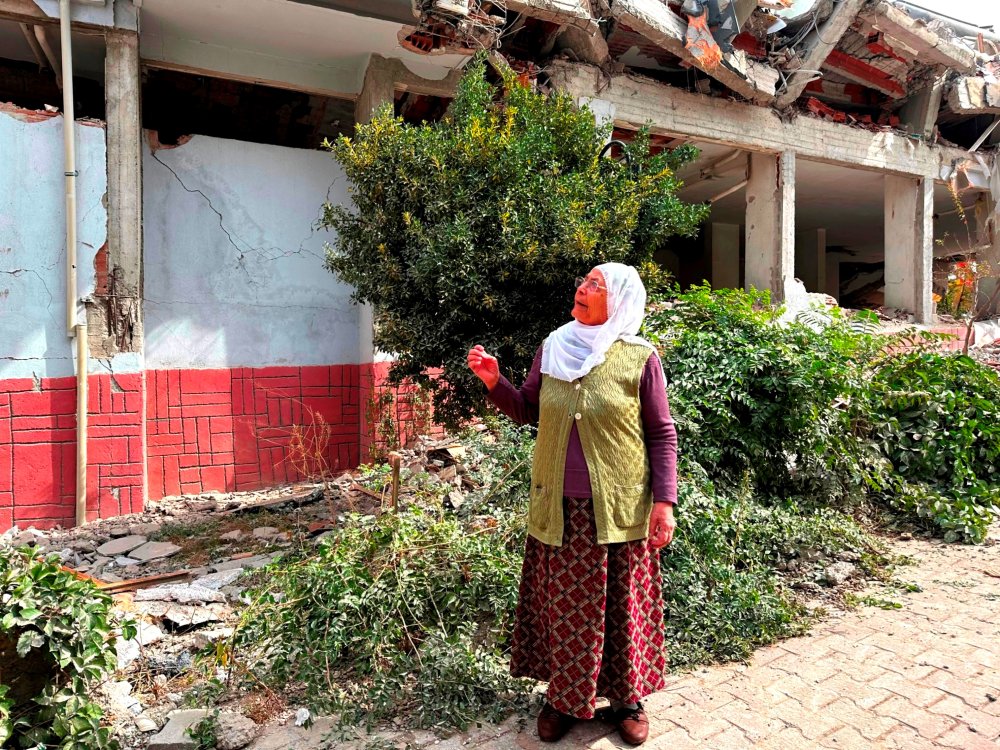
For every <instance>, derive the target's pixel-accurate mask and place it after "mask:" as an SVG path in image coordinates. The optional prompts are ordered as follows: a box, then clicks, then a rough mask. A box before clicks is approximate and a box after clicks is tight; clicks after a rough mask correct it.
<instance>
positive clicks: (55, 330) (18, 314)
mask: <svg viewBox="0 0 1000 750" xmlns="http://www.w3.org/2000/svg"><path fill="white" fill-rule="evenodd" d="M62 127H63V124H62V117H59V116H56V117H44V116H43V117H42V119H39V118H38V117H37V116H24V115H21V114H17V113H11V112H2V111H0V379H4V378H30V377H35V378H58V377H66V376H69V375H72V374H73V372H74V364H73V356H74V348H73V347H74V345H73V342H72V340H71V339H70V338H69V337H68V336H67V332H66V303H65V298H66V292H65V290H66V232H65V224H66V220H65V215H66V214H65V198H64V187H63V186H64V177H63V171H64V167H63V140H62V139H63V129H62ZM76 159H77V169H78V170H79V172H80V176H79V178H78V180H77V183H78V184H77V224H78V226H77V236H78V241H79V242H78V248H77V258H78V268H79V273H78V277H77V281H78V288H77V292H78V296H79V297H85V296H87V295H90V294H92V293H93V292H94V288H95V273H94V256H95V255H96V254H97V251H98V249H99V248H101V246H103V245H104V243H105V240H106V239H107V221H108V217H107V211H106V210H105V207H104V203H103V201H104V196H105V192H106V191H107V170H106V166H105V163H106V162H105V144H104V128H103V127H97V126H93V125H83V124H79V123H78V125H77V128H76Z"/></svg>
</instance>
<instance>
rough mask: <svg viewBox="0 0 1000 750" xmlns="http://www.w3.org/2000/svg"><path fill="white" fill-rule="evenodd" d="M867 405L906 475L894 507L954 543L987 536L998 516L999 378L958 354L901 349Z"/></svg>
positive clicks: (878, 437) (876, 433) (882, 371)
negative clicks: (915, 517) (903, 351)
mask: <svg viewBox="0 0 1000 750" xmlns="http://www.w3.org/2000/svg"><path fill="white" fill-rule="evenodd" d="M866 403H867V407H868V409H869V410H870V412H871V415H872V422H873V439H874V440H875V441H876V442H877V444H878V446H879V447H880V448H881V450H882V452H883V453H884V454H885V456H886V457H887V458H888V459H889V460H890V461H891V462H892V465H893V467H894V469H895V471H896V472H897V473H898V476H899V479H900V481H899V483H898V485H897V487H896V492H895V493H894V494H893V495H892V496H891V498H890V499H891V502H892V503H893V505H894V506H895V507H897V508H899V509H901V510H903V511H906V512H908V513H910V514H912V515H915V516H917V517H919V518H922V519H927V520H928V521H930V522H931V523H933V524H934V525H936V526H937V527H938V528H939V529H941V530H943V531H944V535H945V539H947V540H949V541H955V540H961V541H966V542H981V541H983V539H985V537H986V532H987V530H988V527H989V524H990V523H991V522H992V520H993V519H995V518H996V517H997V516H998V515H1000V508H998V503H1000V500H998V498H1000V377H998V376H997V374H996V373H995V372H994V371H993V370H991V369H990V368H988V367H986V366H984V365H982V364H980V363H978V362H976V361H975V360H973V359H970V358H969V357H966V356H963V355H959V354H936V353H931V352H918V353H911V354H900V355H897V356H894V357H891V358H889V359H888V360H886V362H885V363H884V364H883V365H882V367H880V368H879V370H878V372H877V373H876V376H875V378H874V380H873V382H872V388H871V391H870V393H869V397H868V400H867V402H866Z"/></svg>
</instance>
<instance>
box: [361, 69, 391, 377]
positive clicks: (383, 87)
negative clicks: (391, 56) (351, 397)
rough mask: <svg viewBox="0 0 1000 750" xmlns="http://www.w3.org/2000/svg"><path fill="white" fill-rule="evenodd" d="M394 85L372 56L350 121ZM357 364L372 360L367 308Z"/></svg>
mask: <svg viewBox="0 0 1000 750" xmlns="http://www.w3.org/2000/svg"><path fill="white" fill-rule="evenodd" d="M395 97H396V83H395V76H394V72H393V68H392V66H391V65H390V64H388V61H386V60H385V58H383V57H380V56H378V55H372V57H371V59H370V60H369V61H368V69H367V70H366V71H365V81H364V85H363V86H362V88H361V93H360V94H359V95H358V98H357V101H356V102H355V104H354V121H355V122H356V123H357V124H359V125H361V124H367V123H369V122H371V119H372V117H373V116H374V115H375V113H376V112H377V111H378V109H379V108H380V107H381V106H382V105H383V104H385V103H386V102H393V101H395ZM358 325H359V331H358V362H359V363H361V364H367V363H370V362H374V361H375V344H374V342H373V340H372V338H373V335H374V333H375V328H374V311H373V309H372V307H371V305H366V304H365V305H361V306H360V310H359V311H358Z"/></svg>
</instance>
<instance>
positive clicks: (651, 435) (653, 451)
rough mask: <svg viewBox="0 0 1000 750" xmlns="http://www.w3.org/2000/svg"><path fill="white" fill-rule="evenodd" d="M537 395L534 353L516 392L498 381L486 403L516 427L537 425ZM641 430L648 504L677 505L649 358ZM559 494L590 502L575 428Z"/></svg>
mask: <svg viewBox="0 0 1000 750" xmlns="http://www.w3.org/2000/svg"><path fill="white" fill-rule="evenodd" d="M541 389H542V349H541V347H539V349H538V351H537V352H536V353H535V360H534V362H532V363H531V371H530V372H529V373H528V377H527V378H526V379H525V381H524V384H523V385H522V386H521V388H520V390H518V389H517V388H515V387H514V386H513V385H511V383H510V381H509V380H507V378H505V377H504V376H503V375H501V376H500V380H499V382H498V383H497V384H496V385H495V386H494V387H493V390H491V391H490V392H489V400H490V401H491V402H492V403H493V404H494V406H496V407H497V408H498V409H500V411H502V412H503V413H504V414H506V415H507V416H508V417H510V418H511V419H512V420H514V421H515V422H517V423H518V424H522V425H524V424H531V425H537V424H538V394H539V392H540V391H541ZM639 403H640V406H641V408H642V428H643V435H644V438H645V441H646V453H647V454H648V456H649V469H650V478H651V481H652V486H653V498H654V500H655V501H656V502H658V503H659V502H663V503H671V504H676V503H677V430H676V429H675V428H674V420H673V419H671V417H670V406H669V404H668V403H667V390H666V384H665V383H664V382H663V368H662V367H660V358H659V357H658V356H657V355H656V352H653V353H652V354H650V355H649V359H648V360H646V366H645V367H644V368H643V370H642V378H641V379H640V381H639ZM563 494H564V495H565V496H567V497H593V491H592V490H591V487H590V472H589V471H588V470H587V459H586V458H585V457H584V455H583V445H582V444H581V443H580V433H579V432H578V431H577V429H576V424H574V425H573V429H572V431H571V432H570V434H569V446H568V447H567V450H566V474H565V480H564V483H563Z"/></svg>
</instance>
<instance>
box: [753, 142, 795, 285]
mask: <svg viewBox="0 0 1000 750" xmlns="http://www.w3.org/2000/svg"><path fill="white" fill-rule="evenodd" d="M746 196H747V218H746V286H747V288H748V289H749V288H750V287H756V288H757V289H770V290H771V296H772V299H773V300H774V301H775V302H781V301H783V300H784V299H785V297H786V296H787V290H788V288H789V285H790V284H791V283H792V279H793V278H794V276H795V152H794V151H785V152H783V153H781V154H762V153H754V154H751V155H750V174H749V182H748V183H747V190H746Z"/></svg>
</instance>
